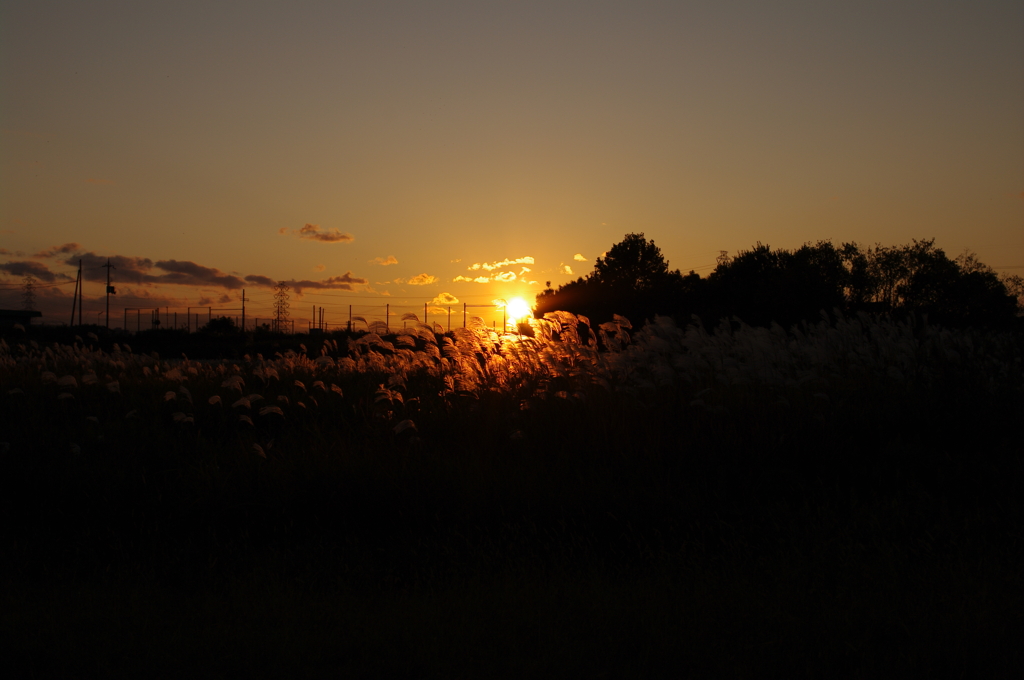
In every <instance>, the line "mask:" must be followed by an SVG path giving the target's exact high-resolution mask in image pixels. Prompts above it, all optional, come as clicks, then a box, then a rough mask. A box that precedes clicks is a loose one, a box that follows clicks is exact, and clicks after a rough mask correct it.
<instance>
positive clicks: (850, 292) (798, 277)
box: [537, 234, 1024, 327]
mask: <svg viewBox="0 0 1024 680" xmlns="http://www.w3.org/2000/svg"><path fill="white" fill-rule="evenodd" d="M1018 283H1019V284H1020V285H1015V284H1018ZM1008 286H1009V288H1008ZM1010 288H1012V291H1011V290H1010ZM1021 292H1024V281H1015V280H1013V279H1010V278H1006V279H1003V280H1001V279H1000V278H999V277H998V276H997V275H996V273H995V272H994V271H993V270H992V268H991V267H988V266H986V265H984V264H982V263H981V262H979V261H978V259H977V257H975V256H974V255H973V254H971V253H965V254H963V255H961V256H960V257H958V258H956V259H950V258H949V257H947V256H946V253H945V252H944V251H943V250H942V249H941V248H937V247H935V241H934V239H926V240H921V241H918V240H915V241H913V242H912V243H910V244H907V245H901V246H882V245H875V246H873V247H869V248H862V247H861V246H859V245H857V244H856V243H852V242H851V243H843V244H842V245H840V246H839V247H836V246H834V245H833V244H832V243H831V242H830V241H819V242H817V243H805V244H804V245H803V246H801V247H800V248H798V249H796V250H794V251H789V250H772V249H771V248H770V247H769V246H767V245H762V244H761V243H758V244H757V245H756V246H754V247H753V248H752V249H750V250H747V251H742V252H740V253H739V254H738V255H736V257H727V256H725V255H724V254H723V255H722V256H721V257H719V258H718V266H717V267H716V269H715V270H714V271H713V272H712V273H711V274H710V276H708V278H706V279H702V278H701V277H699V276H697V274H695V273H693V272H690V274H689V275H688V276H685V277H684V276H681V275H680V274H679V272H678V271H670V270H669V268H668V262H667V261H666V260H665V258H664V257H663V256H662V254H661V250H660V249H659V248H657V247H656V246H655V245H654V242H653V241H647V239H645V238H644V235H643V234H627V235H626V237H625V238H624V239H623V241H622V242H620V243H617V244H615V245H614V246H612V248H611V250H609V251H608V253H607V254H606V255H605V256H603V257H601V258H598V260H597V263H596V265H595V267H594V271H593V272H592V273H591V274H589V275H588V276H586V277H580V278H578V279H576V280H575V281H570V282H569V283H566V284H565V285H563V286H560V287H559V288H558V290H553V289H552V288H551V284H550V282H549V283H548V287H547V288H546V289H545V290H544V291H543V292H542V293H541V294H540V295H538V296H537V313H538V314H544V313H546V312H551V311H555V310H566V311H570V312H575V313H577V314H583V315H585V316H587V317H589V318H590V319H591V320H592V321H594V322H597V323H600V322H603V321H607V320H610V319H611V318H612V315H613V314H621V315H623V316H625V317H626V318H628V319H630V320H631V321H633V322H634V323H635V324H637V325H640V324H642V323H643V322H644V321H646V320H649V319H651V318H652V317H653V316H654V315H656V314H665V315H671V316H673V317H675V318H676V320H677V321H678V322H682V323H686V322H689V321H690V320H691V317H692V315H697V316H698V317H699V318H701V319H702V320H703V322H704V324H705V325H706V326H708V327H714V326H716V325H717V324H718V323H719V321H720V320H722V319H729V318H733V317H737V318H739V319H741V320H742V321H744V322H746V323H748V324H751V325H760V326H767V325H769V324H771V323H773V322H775V323H779V324H781V325H782V326H791V325H793V324H795V323H798V322H800V321H804V320H809V321H815V320H817V319H818V318H819V317H820V314H821V312H822V311H825V312H828V313H831V312H832V311H833V310H838V311H840V312H843V313H855V312H860V311H866V312H870V313H880V314H892V315H897V316H902V315H911V314H912V315H927V316H928V318H929V320H931V321H933V322H937V323H940V324H943V325H966V324H984V325H1006V324H1012V323H1016V322H1017V319H1018V316H1017V315H1018V312H1019V310H1020V306H1019V299H1020V293H1021Z"/></svg>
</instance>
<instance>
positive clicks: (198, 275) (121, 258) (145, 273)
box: [63, 252, 277, 290]
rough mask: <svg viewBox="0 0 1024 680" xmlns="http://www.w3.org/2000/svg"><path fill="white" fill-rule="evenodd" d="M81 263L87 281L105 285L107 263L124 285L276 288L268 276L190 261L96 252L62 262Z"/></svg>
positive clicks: (75, 265)
mask: <svg viewBox="0 0 1024 680" xmlns="http://www.w3.org/2000/svg"><path fill="white" fill-rule="evenodd" d="M79 259H81V260H82V273H83V275H84V276H85V279H86V280H87V281H95V282H105V281H106V278H107V271H106V267H105V265H106V264H107V261H108V260H109V261H110V264H111V265H113V267H114V269H113V271H112V272H111V274H112V276H113V280H114V281H116V282H119V283H123V284H134V285H177V286H216V287H218V288H227V289H228V290H238V289H240V288H243V287H244V286H245V285H246V284H247V283H249V284H252V285H255V286H265V287H268V288H269V287H273V286H274V284H275V283H277V282H276V281H274V280H273V279H271V278H270V277H267V276H261V275H253V274H250V275H248V276H245V277H242V276H236V275H235V274H228V273H226V272H222V271H221V270H219V269H217V268H216V267H206V266H204V265H201V264H198V263H196V262H192V261H189V260H158V261H156V262H153V260H151V259H149V258H148V257H129V256H125V255H111V256H110V257H107V256H104V255H97V254H96V253H94V252H87V253H77V252H76V253H75V254H74V255H72V256H71V257H68V258H67V259H65V260H63V263H64V264H66V265H68V266H72V267H77V266H78V260H79Z"/></svg>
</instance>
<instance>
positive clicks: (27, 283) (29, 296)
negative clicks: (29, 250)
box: [21, 274, 36, 310]
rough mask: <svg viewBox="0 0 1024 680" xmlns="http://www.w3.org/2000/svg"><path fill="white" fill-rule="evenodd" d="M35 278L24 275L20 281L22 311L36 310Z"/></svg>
mask: <svg viewBox="0 0 1024 680" xmlns="http://www.w3.org/2000/svg"><path fill="white" fill-rule="evenodd" d="M35 288H36V278H35V277H34V276H32V275H31V274H25V278H24V279H22V284H21V289H22V291H24V292H23V294H22V298H21V299H22V309H26V310H35V308H36V290H35Z"/></svg>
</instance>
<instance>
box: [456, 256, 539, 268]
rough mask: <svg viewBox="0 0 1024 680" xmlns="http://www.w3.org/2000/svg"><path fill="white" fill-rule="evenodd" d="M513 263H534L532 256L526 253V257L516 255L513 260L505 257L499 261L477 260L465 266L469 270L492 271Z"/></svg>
mask: <svg viewBox="0 0 1024 680" xmlns="http://www.w3.org/2000/svg"><path fill="white" fill-rule="evenodd" d="M513 264H534V259H533V258H532V257H530V256H529V255H527V256H526V257H518V258H516V259H514V260H508V259H505V260H502V261H501V262H490V263H487V262H477V263H476V264H471V265H470V266H468V267H466V268H467V269H469V270H470V271H477V270H479V269H484V270H486V271H489V272H490V271H494V270H495V269H501V268H502V267H508V266H510V265H513Z"/></svg>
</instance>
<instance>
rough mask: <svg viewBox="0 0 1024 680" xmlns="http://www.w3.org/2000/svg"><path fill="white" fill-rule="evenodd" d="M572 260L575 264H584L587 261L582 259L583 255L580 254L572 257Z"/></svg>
mask: <svg viewBox="0 0 1024 680" xmlns="http://www.w3.org/2000/svg"><path fill="white" fill-rule="evenodd" d="M572 259H574V260H576V261H577V262H586V261H587V258H585V257H583V255H582V254H581V253H576V254H575V255H573V256H572Z"/></svg>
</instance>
